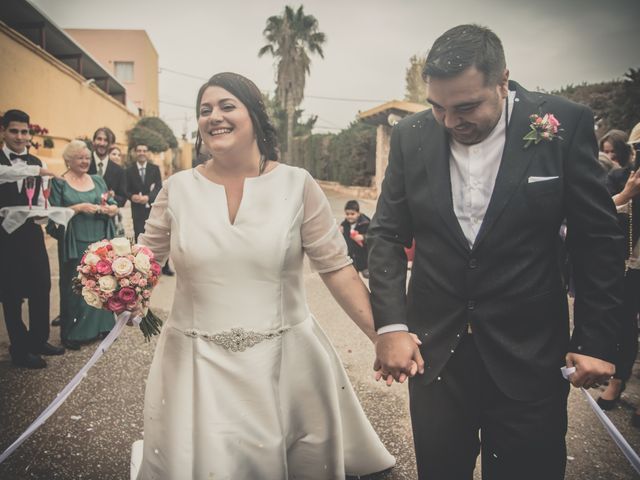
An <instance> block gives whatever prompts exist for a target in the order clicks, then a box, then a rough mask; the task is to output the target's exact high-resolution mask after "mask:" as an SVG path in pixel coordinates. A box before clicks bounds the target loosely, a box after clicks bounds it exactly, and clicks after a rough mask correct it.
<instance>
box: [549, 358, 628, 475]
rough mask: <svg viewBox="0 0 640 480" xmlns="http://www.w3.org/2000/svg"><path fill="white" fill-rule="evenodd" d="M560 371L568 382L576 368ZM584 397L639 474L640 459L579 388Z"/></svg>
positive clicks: (564, 368) (586, 394) (596, 405)
mask: <svg viewBox="0 0 640 480" xmlns="http://www.w3.org/2000/svg"><path fill="white" fill-rule="evenodd" d="M560 370H561V371H562V376H563V377H564V378H566V379H567V380H569V377H570V376H571V375H572V374H573V373H575V371H576V367H562V368H561V369H560ZM580 390H582V393H584V396H585V397H586V398H587V402H589V406H590V407H591V408H592V409H593V411H594V412H595V414H596V416H597V417H598V418H599V419H600V421H601V422H602V424H603V425H604V428H605V430H606V431H607V433H608V434H609V436H610V437H611V438H612V440H613V441H614V442H615V444H616V445H617V446H618V448H619V449H620V450H621V451H622V454H623V455H624V456H625V457H627V460H629V463H631V466H632V467H633V468H634V469H635V471H636V472H638V473H640V457H639V456H638V454H637V453H636V452H634V450H633V448H631V445H629V442H627V441H626V440H625V438H624V437H623V436H622V434H621V433H620V431H619V430H618V429H617V428H616V426H615V425H614V424H613V423H612V422H611V420H610V419H609V417H607V415H606V414H605V413H604V411H603V410H602V409H601V408H600V406H599V405H598V404H597V403H596V401H595V400H594V399H593V397H592V396H591V395H589V392H587V391H586V390H585V389H584V388H580Z"/></svg>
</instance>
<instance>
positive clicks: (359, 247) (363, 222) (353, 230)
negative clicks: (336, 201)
mask: <svg viewBox="0 0 640 480" xmlns="http://www.w3.org/2000/svg"><path fill="white" fill-rule="evenodd" d="M370 221H371V220H370V219H369V217H367V216H366V215H365V214H364V213H360V204H359V203H358V202H357V200H349V201H348V202H347V203H346V205H345V206H344V221H343V222H342V224H341V225H340V231H341V232H342V235H343V236H344V240H345V242H347V248H348V249H349V256H350V257H351V258H352V259H353V266H354V267H355V269H356V271H358V272H362V276H363V277H364V278H369V270H368V264H367V244H366V234H367V230H368V229H369V222H370Z"/></svg>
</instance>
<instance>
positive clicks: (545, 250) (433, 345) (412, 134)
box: [368, 82, 624, 400]
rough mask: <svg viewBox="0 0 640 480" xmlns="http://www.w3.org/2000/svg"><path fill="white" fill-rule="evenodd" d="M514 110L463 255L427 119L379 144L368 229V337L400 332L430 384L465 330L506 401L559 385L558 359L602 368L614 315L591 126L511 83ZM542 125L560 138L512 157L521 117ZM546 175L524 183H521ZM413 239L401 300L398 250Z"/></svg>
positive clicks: (519, 145) (609, 232) (607, 206)
mask: <svg viewBox="0 0 640 480" xmlns="http://www.w3.org/2000/svg"><path fill="white" fill-rule="evenodd" d="M510 89H511V90H514V89H515V91H516V102H515V103H514V109H513V113H512V116H511V120H510V124H509V128H508V134H507V139H506V144H505V149H504V153H503V156H502V160H501V164H500V168H499V171H498V175H497V178H496V183H495V188H494V190H493V194H492V197H491V200H490V203H489V205H488V209H487V212H486V215H485V218H484V222H483V224H482V226H481V229H480V231H479V234H478V236H477V239H476V241H475V244H474V246H473V248H469V244H468V242H467V240H466V239H465V237H464V235H463V233H462V230H461V228H460V225H459V223H458V220H457V218H456V215H455V213H454V211H453V203H452V197H451V180H450V174H449V156H450V152H449V138H448V135H447V133H446V131H445V130H444V129H443V128H442V126H440V125H439V124H438V123H437V122H436V121H435V119H434V117H433V114H432V113H431V112H430V111H424V112H421V113H417V114H415V115H412V116H410V117H407V118H405V119H403V120H402V121H401V122H400V123H399V124H398V125H397V126H396V127H395V128H394V130H393V132H392V135H391V150H390V155H389V166H388V168H387V171H386V177H385V179H384V182H383V185H382V192H381V196H380V198H379V200H378V206H377V210H376V214H375V216H374V218H373V220H372V224H371V227H370V228H369V235H368V240H369V252H370V253H369V271H370V275H371V278H370V287H371V298H372V306H373V313H374V317H375V321H376V328H380V327H382V326H384V325H389V324H394V323H406V324H407V325H408V327H409V330H410V331H412V332H415V333H416V334H417V335H418V336H419V338H420V339H421V340H422V342H423V343H422V346H421V351H422V355H423V357H424V359H425V362H426V370H425V374H424V375H423V376H422V377H421V378H420V379H419V380H418V381H424V382H431V381H432V380H433V379H434V378H435V377H437V376H438V374H439V373H440V371H441V370H442V368H443V367H444V365H445V364H446V363H447V361H448V359H449V357H450V356H451V355H452V353H453V351H454V350H455V348H456V346H457V343H458V342H459V341H460V338H461V337H462V336H463V334H464V332H466V330H467V324H470V325H471V326H472V329H473V338H474V341H475V343H476V345H477V348H478V351H479V353H480V355H481V357H482V359H483V361H484V362H485V364H486V367H487V369H488V371H489V373H490V374H491V375H492V376H493V378H494V380H495V381H496V383H497V384H498V386H499V388H500V389H501V390H502V391H503V392H504V393H505V394H506V395H508V396H509V397H511V398H514V399H523V400H524V399H534V398H540V397H543V396H545V395H548V394H549V388H557V387H559V386H560V385H562V384H563V382H565V381H564V380H563V379H562V377H561V374H560V367H561V366H562V365H564V356H565V354H566V353H567V351H576V352H580V353H583V354H586V355H591V356H594V357H598V358H602V359H607V360H611V358H612V354H613V352H614V349H615V332H616V326H617V324H618V322H619V306H620V304H621V298H620V293H621V292H622V279H623V269H624V267H623V259H622V257H621V255H620V252H621V249H620V242H621V241H622V235H621V232H620V229H619V227H618V225H617V222H616V216H615V209H614V206H613V202H612V201H611V198H610V196H609V194H608V192H607V190H606V188H605V186H604V182H603V181H602V178H601V176H602V169H601V167H600V165H599V164H598V162H597V160H596V159H597V155H598V152H597V145H596V139H595V136H594V129H593V115H592V113H591V111H590V110H589V109H588V108H586V107H583V106H580V105H577V104H574V103H572V102H569V101H568V100H565V99H563V98H560V97H555V96H551V95H545V94H541V93H532V92H528V91H526V90H524V89H523V88H522V87H520V86H519V85H518V84H516V83H515V82H511V83H510ZM545 113H553V114H554V115H555V116H556V118H558V120H559V121H560V122H561V124H562V125H561V128H563V129H564V131H562V132H561V133H560V134H561V136H562V137H563V139H562V140H560V139H554V140H553V141H543V142H540V143H538V144H537V145H533V144H532V145H530V146H529V147H528V148H526V149H525V148H524V144H525V141H524V140H523V139H522V138H523V137H524V136H525V134H526V133H527V132H528V131H529V125H530V119H529V116H530V115H531V114H545ZM530 176H540V177H551V176H557V177H558V178H557V179H554V180H548V181H542V182H535V183H529V182H528V177H530ZM565 218H566V221H567V225H568V232H569V234H568V235H569V236H568V238H567V247H568V249H569V252H570V253H571V258H572V259H573V262H574V266H575V284H576V299H575V310H574V311H575V329H574V331H573V335H572V338H571V341H570V340H569V321H568V318H569V317H568V308H567V298H566V295H565V292H564V290H563V288H562V282H561V276H560V271H559V266H558V262H557V248H558V231H559V228H560V225H561V223H562V221H563V219H565ZM413 237H415V240H416V253H415V260H414V263H413V269H412V276H411V282H410V284H409V289H408V294H405V280H406V271H407V270H406V257H405V253H404V247H405V246H406V247H409V246H410V245H411V240H412V238H413Z"/></svg>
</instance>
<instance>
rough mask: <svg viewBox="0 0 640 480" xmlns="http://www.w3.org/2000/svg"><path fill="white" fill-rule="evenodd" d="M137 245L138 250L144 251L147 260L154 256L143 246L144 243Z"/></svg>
mask: <svg viewBox="0 0 640 480" xmlns="http://www.w3.org/2000/svg"><path fill="white" fill-rule="evenodd" d="M138 247H139V249H138V251H139V252H141V253H144V254H145V255H146V256H147V257H149V260H153V259H154V258H155V255H154V254H153V252H152V251H151V250H149V248H148V247H145V246H144V245H138Z"/></svg>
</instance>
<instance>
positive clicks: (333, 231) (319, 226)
mask: <svg viewBox="0 0 640 480" xmlns="http://www.w3.org/2000/svg"><path fill="white" fill-rule="evenodd" d="M301 234H302V247H303V248H304V251H305V252H306V254H307V256H308V257H309V260H310V262H311V268H312V269H313V270H315V271H317V272H318V273H327V272H333V271H335V270H340V269H341V268H343V267H346V266H347V265H350V264H351V263H353V261H352V260H351V258H349V255H348V253H347V244H346V243H345V241H344V237H343V236H342V234H341V233H340V231H339V230H338V225H337V224H336V220H335V218H334V217H333V213H332V212H331V207H330V205H329V201H328V200H327V197H326V196H325V194H324V192H323V191H322V189H321V188H320V186H319V185H318V184H317V183H316V181H315V180H314V179H313V177H312V176H311V175H310V174H307V175H306V177H305V186H304V217H303V220H302V227H301Z"/></svg>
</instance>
